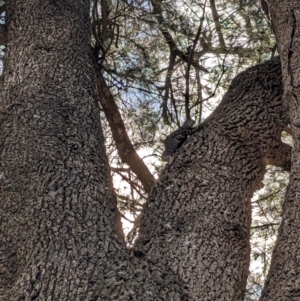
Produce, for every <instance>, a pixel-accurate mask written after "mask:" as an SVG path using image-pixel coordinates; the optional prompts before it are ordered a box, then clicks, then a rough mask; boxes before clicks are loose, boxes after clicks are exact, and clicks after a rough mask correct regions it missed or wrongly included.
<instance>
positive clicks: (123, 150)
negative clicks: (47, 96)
mask: <svg viewBox="0 0 300 301" xmlns="http://www.w3.org/2000/svg"><path fill="white" fill-rule="evenodd" d="M96 72H97V86H98V91H99V93H100V94H101V96H100V97H99V98H100V103H101V106H102V108H103V110H104V114H105V116H106V118H107V121H108V123H109V126H110V129H111V132H112V135H113V138H114V140H115V143H116V147H117V151H118V154H119V156H120V158H121V160H122V162H123V163H126V164H128V166H129V167H130V168H131V169H132V171H133V172H134V173H135V174H136V176H137V177H138V179H139V180H140V181H141V183H142V185H143V187H144V189H145V191H146V192H147V193H148V192H149V191H150V189H151V187H152V186H153V184H154V183H155V178H154V176H153V175H152V173H151V172H150V171H149V169H148V167H147V166H146V164H145V163H144V162H143V160H142V159H141V158H140V157H139V155H138V154H137V152H136V151H135V149H134V147H133V145H132V143H131V141H130V139H129V137H128V134H127V131H126V128H125V125H124V123H123V120H122V116H121V114H120V112H119V109H118V106H117V105H116V103H115V100H114V98H113V96H112V94H111V92H110V90H109V88H108V86H107V84H106V82H105V80H104V78H103V75H102V73H101V70H100V68H98V67H96Z"/></svg>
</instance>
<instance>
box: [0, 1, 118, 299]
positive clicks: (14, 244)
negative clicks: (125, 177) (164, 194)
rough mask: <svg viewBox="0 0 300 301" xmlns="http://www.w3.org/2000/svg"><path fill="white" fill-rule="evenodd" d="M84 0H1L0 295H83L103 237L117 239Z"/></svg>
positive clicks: (102, 251) (103, 251) (88, 292)
mask: <svg viewBox="0 0 300 301" xmlns="http://www.w3.org/2000/svg"><path fill="white" fill-rule="evenodd" d="M84 2H85V4H83V1H79V0H72V1H67V0H66V1H30V3H29V2H26V1H25V2H24V1H21V0H11V1H6V4H7V27H8V44H7V52H6V53H7V56H6V65H5V71H4V76H5V81H6V82H7V85H6V91H5V94H4V98H3V102H2V104H1V115H2V118H1V121H2V122H1V144H2V146H3V149H2V164H1V175H2V179H1V199H0V202H1V205H0V208H1V209H0V210H1V214H0V215H1V241H0V252H1V256H0V260H1V261H0V271H1V272H0V273H1V279H0V281H1V286H0V299H1V300H33V299H35V298H38V299H39V300H79V299H81V300H89V299H90V297H91V296H96V295H97V294H98V293H97V294H96V291H97V290H98V286H95V283H97V280H98V277H99V275H100V274H101V273H102V272H103V270H104V268H103V266H101V265H99V264H97V263H98V262H101V260H103V259H102V257H106V255H107V252H108V249H109V246H108V242H111V241H114V242H115V243H116V244H117V243H119V244H121V245H122V246H123V241H122V240H121V239H120V238H119V237H118V234H117V233H116V231H115V229H114V228H115V220H116V203H115V199H114V198H113V197H112V196H111V190H110V185H109V181H108V177H107V175H108V166H107V160H106V157H105V150H104V144H103V137H102V133H101V127H100V121H99V109H98V106H97V94H96V88H95V82H94V80H95V76H94V70H93V68H92V59H91V55H90V49H89V39H90V28H89V2H88V1H84ZM108 237H109V239H108ZM97 285H98V284H97Z"/></svg>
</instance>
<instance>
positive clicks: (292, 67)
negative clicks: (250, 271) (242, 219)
mask: <svg viewBox="0 0 300 301" xmlns="http://www.w3.org/2000/svg"><path fill="white" fill-rule="evenodd" d="M268 3H269V12H270V14H271V22H272V26H273V28H274V30H275V35H276V40H277V45H278V51H279V54H280V57H281V62H282V77H283V88H284V92H283V103H284V104H285V106H286V107H288V112H289V118H290V125H291V131H292V136H293V140H294V145H293V155H292V170H291V175H290V183H289V186H288V189H287V193H286V199H285V203H284V206H283V215H282V222H281V226H280V228H279V234H278V238H277V242H276V245H275V248H274V251H273V256H272V261H271V266H270V271H269V274H268V277H267V281H266V283H265V287H264V290H263V292H262V296H261V299H260V300H262V301H265V300H266V301H267V300H268V301H269V300H276V301H277V300H278V301H280V300H299V298H300V288H299V285H300V236H299V229H300V215H299V210H300V176H299V175H300V143H299V141H300V140H299V138H300V117H299V116H300V105H299V103H300V86H299V80H300V2H299V1H298V0H287V1H279V0H268Z"/></svg>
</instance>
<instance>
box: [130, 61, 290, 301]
mask: <svg viewBox="0 0 300 301" xmlns="http://www.w3.org/2000/svg"><path fill="white" fill-rule="evenodd" d="M281 81H282V78H281V69H280V62H279V59H275V60H271V61H269V62H266V63H265V64H261V65H259V66H255V67H252V68H249V69H247V70H246V71H244V72H242V73H241V74H239V75H238V76H237V77H236V78H235V79H234V80H233V81H232V84H231V86H230V88H229V90H228V92H227V93H226V94H225V96H224V97H223V100H222V102H221V104H220V105H219V107H218V109H217V110H216V112H215V113H214V114H213V115H212V116H211V117H209V118H208V120H207V121H206V122H205V123H204V125H202V126H201V125H200V127H199V129H198V131H197V132H196V133H195V134H194V135H191V136H190V137H189V139H187V141H186V142H185V143H184V144H183V146H182V147H181V148H180V149H179V150H178V151H177V152H176V153H175V156H174V161H173V163H172V165H170V166H168V168H167V169H166V170H165V173H164V175H163V176H162V177H161V180H160V181H159V182H158V183H157V185H155V186H154V188H153V189H152V191H151V194H150V196H149V200H148V202H147V203H146V205H145V207H144V211H143V213H142V216H141V226H140V231H139V237H138V239H137V240H136V245H135V248H136V249H138V250H140V251H141V252H144V253H145V254H146V256H147V257H148V258H155V259H157V260H159V261H160V262H161V263H162V264H163V265H165V266H167V267H170V268H171V269H172V270H173V271H174V272H175V273H178V275H179V277H180V278H181V279H183V280H184V283H185V284H186V286H187V289H188V291H189V300H198V299H197V296H206V300H207V301H209V300H211V301H212V300H243V299H244V293H245V287H246V281H247V276H248V271H249V256H250V248H249V235H250V224H251V197H252V195H253V193H254V191H255V190H257V189H258V188H260V187H261V186H262V179H263V176H264V173H265V166H266V164H267V163H272V164H276V165H279V166H281V167H283V168H284V169H289V162H290V159H291V148H290V147H289V146H287V145H284V146H283V144H282V142H281V141H280V134H281V131H282V130H283V129H284V127H285V126H286V125H287V124H288V119H287V116H286V112H285V109H284V107H283V106H282V103H281V95H282V84H281ZM203 275H205V277H203ZM216 284H217V286H218V289H213V287H214V286H215V285H216ZM272 300H273V299H272Z"/></svg>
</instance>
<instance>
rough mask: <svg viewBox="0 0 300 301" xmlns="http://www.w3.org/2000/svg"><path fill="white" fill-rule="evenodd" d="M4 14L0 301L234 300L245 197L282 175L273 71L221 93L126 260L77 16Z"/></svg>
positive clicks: (30, 7)
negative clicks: (270, 167)
mask: <svg viewBox="0 0 300 301" xmlns="http://www.w3.org/2000/svg"><path fill="white" fill-rule="evenodd" d="M6 5H7V27H8V44H7V51H6V55H7V56H6V63H5V71H4V77H5V82H7V86H6V90H5V93H4V97H3V101H2V103H1V108H0V114H1V124H0V125H1V127H0V128H1V131H0V145H1V148H2V152H1V182H0V184H1V190H0V300H1V301H15V300H119V301H123V300H124V301H125V300H126V301H129V300H136V301H140V300H145V301H153V300H167V301H171V300H172V301H185V300H186V301H187V300H189V301H190V300H199V299H200V300H242V295H243V292H244V289H245V282H246V277H247V270H248V261H249V242H248V238H249V237H248V236H249V225H250V220H251V215H250V202H249V200H250V197H251V195H252V193H253V191H254V190H255V189H256V188H257V187H258V186H260V185H261V179H262V177H263V174H264V171H265V169H264V166H265V163H266V162H268V160H272V161H273V162H277V164H278V165H280V166H282V167H283V168H286V169H288V168H289V160H290V152H289V148H287V147H285V146H284V145H283V144H282V143H281V142H280V132H281V130H282V128H283V127H284V126H285V125H286V124H287V120H286V117H285V114H284V112H283V109H282V106H281V100H280V98H281V84H280V83H281V76H280V66H279V61H278V60H277V61H276V60H274V61H271V62H269V63H266V64H264V65H261V66H258V67H253V68H250V69H248V70H247V71H246V72H244V73H242V74H241V75H240V76H238V77H237V78H236V79H235V80H234V81H233V84H232V86H231V88H230V90H229V92H228V93H227V94H226V96H225V99H224V101H223V102H222V106H221V108H220V109H219V111H218V115H217V116H215V117H214V118H213V119H211V120H210V122H209V123H208V124H207V125H206V126H205V127H204V128H203V129H201V130H200V129H199V132H197V134H195V135H193V136H192V137H191V138H189V139H188V141H187V142H186V143H185V144H184V145H183V147H181V148H180V150H179V151H178V152H177V153H176V155H175V160H174V162H173V165H172V166H169V167H168V170H166V174H165V175H164V178H163V179H161V180H160V182H159V183H157V186H156V187H155V188H154V189H153V190H152V194H151V197H150V199H149V201H148V203H147V205H146V208H145V211H144V216H143V219H142V226H141V235H140V237H139V239H138V241H137V243H136V246H135V248H134V249H133V250H127V249H126V247H125V244H124V241H123V240H122V238H121V235H120V234H119V230H118V226H117V224H118V223H117V221H118V220H119V219H118V212H117V208H116V201H115V197H114V195H112V192H111V189H110V181H109V180H108V179H109V177H108V166H107V160H106V157H105V150H104V144H103V137H102V133H101V126H100V123H99V109H98V106H97V100H98V99H97V93H96V87H95V81H96V77H95V73H94V70H93V61H92V58H91V54H90V48H89V34H90V28H89V24H90V22H89V21H90V20H89V16H88V14H89V3H88V1H81V0H72V1H70V0H61V1H54V0H44V1H36V0H33V1H27V2H26V1H23V0H7V1H6ZM274 149H276V150H277V151H275V152H274ZM278 150H282V152H281V151H278ZM285 151H287V153H285ZM278 155H279V156H278Z"/></svg>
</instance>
